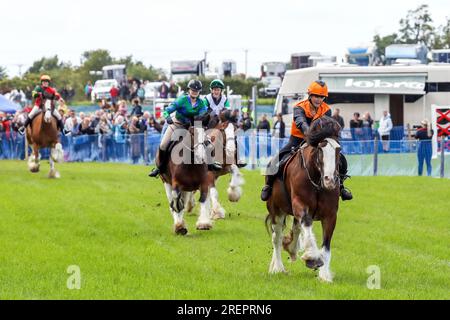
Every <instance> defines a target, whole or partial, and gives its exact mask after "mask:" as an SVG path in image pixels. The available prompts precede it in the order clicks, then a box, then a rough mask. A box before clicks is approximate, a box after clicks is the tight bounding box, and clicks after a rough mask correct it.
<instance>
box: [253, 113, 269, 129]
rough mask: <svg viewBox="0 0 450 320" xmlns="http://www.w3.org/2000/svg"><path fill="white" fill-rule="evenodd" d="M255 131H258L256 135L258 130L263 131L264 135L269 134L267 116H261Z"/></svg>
mask: <svg viewBox="0 0 450 320" xmlns="http://www.w3.org/2000/svg"><path fill="white" fill-rule="evenodd" d="M256 130H257V131H258V133H259V131H260V130H265V131H266V132H265V133H269V132H270V122H269V120H267V115H265V114H263V116H262V117H261V120H260V121H259V123H258V126H257V127H256Z"/></svg>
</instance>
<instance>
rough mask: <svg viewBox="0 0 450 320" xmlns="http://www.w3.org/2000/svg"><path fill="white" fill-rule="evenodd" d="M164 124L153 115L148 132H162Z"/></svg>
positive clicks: (149, 121)
mask: <svg viewBox="0 0 450 320" xmlns="http://www.w3.org/2000/svg"><path fill="white" fill-rule="evenodd" d="M161 131H162V126H161V125H160V124H159V123H158V121H156V119H155V117H153V116H151V117H150V118H149V120H148V124H147V132H148V133H154V134H156V133H161Z"/></svg>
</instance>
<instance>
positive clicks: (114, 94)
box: [109, 85, 119, 107]
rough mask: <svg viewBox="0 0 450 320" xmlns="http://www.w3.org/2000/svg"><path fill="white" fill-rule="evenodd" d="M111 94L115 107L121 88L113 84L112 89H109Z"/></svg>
mask: <svg viewBox="0 0 450 320" xmlns="http://www.w3.org/2000/svg"><path fill="white" fill-rule="evenodd" d="M109 94H110V95H111V104H112V105H113V106H114V107H115V106H116V104H117V99H118V97H119V89H117V88H116V86H115V85H113V86H112V88H111V90H109Z"/></svg>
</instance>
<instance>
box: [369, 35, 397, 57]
mask: <svg viewBox="0 0 450 320" xmlns="http://www.w3.org/2000/svg"><path fill="white" fill-rule="evenodd" d="M373 42H374V43H375V45H376V47H377V54H378V56H379V57H381V56H384V52H385V50H386V47H387V46H389V45H391V44H394V43H397V34H396V33H393V34H390V35H387V36H384V37H381V36H380V35H379V34H376V35H375V36H374V37H373Z"/></svg>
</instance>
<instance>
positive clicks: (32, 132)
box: [27, 99, 64, 178]
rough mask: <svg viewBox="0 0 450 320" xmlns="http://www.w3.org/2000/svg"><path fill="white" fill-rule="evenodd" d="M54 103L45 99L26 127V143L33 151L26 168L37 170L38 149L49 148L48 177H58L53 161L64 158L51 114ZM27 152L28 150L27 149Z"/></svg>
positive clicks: (38, 163) (38, 161) (55, 124)
mask: <svg viewBox="0 0 450 320" xmlns="http://www.w3.org/2000/svg"><path fill="white" fill-rule="evenodd" d="M53 108H54V105H53V104H52V101H51V100H49V99H48V100H45V103H44V110H43V112H41V113H39V114H38V115H36V116H35V117H34V119H33V121H32V122H31V124H30V126H28V127H27V140H28V144H29V145H30V146H31V147H32V148H33V152H32V154H31V155H30V157H29V159H28V168H29V170H30V171H31V172H39V167H40V154H39V149H41V148H50V157H49V162H50V172H49V173H48V177H49V178H59V177H60V174H59V172H58V171H57V170H56V168H55V162H62V161H63V160H64V152H63V148H62V145H61V143H60V142H59V136H58V128H57V123H56V119H55V118H54V117H53V116H52V113H53ZM27 152H28V150H27Z"/></svg>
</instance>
